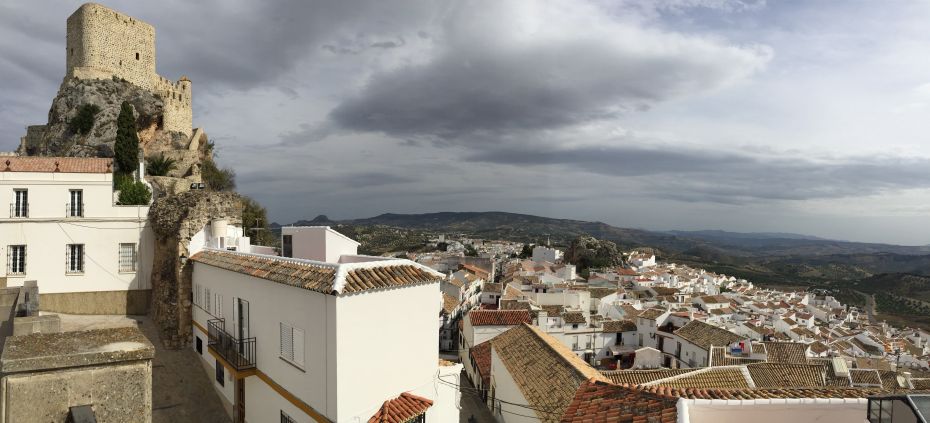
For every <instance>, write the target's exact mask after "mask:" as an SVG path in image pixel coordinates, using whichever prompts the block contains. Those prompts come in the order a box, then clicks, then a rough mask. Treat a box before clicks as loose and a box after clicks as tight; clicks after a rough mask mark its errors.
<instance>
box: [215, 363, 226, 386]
mask: <svg viewBox="0 0 930 423" xmlns="http://www.w3.org/2000/svg"><path fill="white" fill-rule="evenodd" d="M216 383H219V384H220V386H226V375H225V374H224V372H223V365H222V364H221V363H220V361H219V360H216Z"/></svg>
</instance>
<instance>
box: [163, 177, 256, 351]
mask: <svg viewBox="0 0 930 423" xmlns="http://www.w3.org/2000/svg"><path fill="white" fill-rule="evenodd" d="M213 219H227V220H229V223H230V224H233V225H241V224H242V198H241V197H239V195H238V194H236V193H233V192H210V191H188V192H184V193H181V194H178V195H175V196H171V197H164V198H161V199H159V200H156V201H155V203H154V204H152V208H151V209H150V210H149V221H150V222H151V223H152V227H153V228H155V258H154V263H153V269H154V270H153V272H152V306H151V308H150V310H151V313H152V316H153V320H154V321H155V324H156V326H158V329H159V335H160V336H161V341H162V343H163V344H164V345H165V346H166V347H168V348H181V347H184V346H188V345H190V342H191V329H192V325H191V318H192V316H191V305H192V304H191V278H192V276H193V262H190V261H187V262H185V263H183V264H182V261H183V260H182V259H181V257H186V258H189V257H190V256H191V254H190V251H189V250H188V247H189V246H190V241H191V238H192V237H193V236H194V234H196V233H197V232H200V230H202V229H203V228H204V226H206V225H207V224H208V223H210V222H211V221H212V220H213Z"/></svg>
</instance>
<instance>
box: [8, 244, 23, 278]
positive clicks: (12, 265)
mask: <svg viewBox="0 0 930 423" xmlns="http://www.w3.org/2000/svg"><path fill="white" fill-rule="evenodd" d="M20 248H22V252H21V253H19V254H14V253H13V251H14V250H18V249H20ZM6 251H7V254H6V274H7V276H25V275H26V257H27V251H26V246H25V245H22V244H20V245H9V246H7V248H6ZM17 258H21V260H17ZM18 261H21V262H22V266H21V268H20V269H18V270H17V269H16V268H17V267H18V266H16V263H17V262H18Z"/></svg>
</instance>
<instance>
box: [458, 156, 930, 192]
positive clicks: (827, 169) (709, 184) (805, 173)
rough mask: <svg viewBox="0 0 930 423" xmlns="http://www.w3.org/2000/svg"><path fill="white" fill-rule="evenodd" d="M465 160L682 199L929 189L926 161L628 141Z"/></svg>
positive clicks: (928, 161)
mask: <svg viewBox="0 0 930 423" xmlns="http://www.w3.org/2000/svg"><path fill="white" fill-rule="evenodd" d="M468 159H469V160H472V161H477V162H487V163H497V164H504V165H516V166H540V165H554V166H560V167H563V168H566V169H571V170H575V171H583V172H592V173H597V174H602V175H607V176H616V177H623V178H630V181H636V182H631V184H632V185H636V186H641V187H645V188H646V189H647V190H648V191H650V192H652V193H653V194H655V196H656V197H659V198H668V199H676V200H681V201H689V202H691V201H705V202H718V203H726V204H738V203H741V202H744V201H751V200H760V199H761V200H808V199H820V198H839V197H853V196H864V195H873V194H879V193H883V192H888V191H896V190H904V189H921V188H930V172H928V171H927V169H930V159H927V158H899V157H882V156H870V157H846V158H816V157H814V158H811V157H799V156H798V157H795V156H790V155H785V154H767V155H764V156H760V155H752V154H747V153H743V152H738V151H722V150H712V149H701V150H698V149H688V148H682V147H674V146H655V147H644V146H639V145H631V146H609V147H578V148H565V149H558V148H551V147H545V146H538V148H534V149H510V148H503V149H495V148H485V149H483V150H482V151H481V152H479V153H475V154H472V155H471V156H469V157H468ZM607 183H609V182H608V181H605V184H607ZM644 184H645V185H644Z"/></svg>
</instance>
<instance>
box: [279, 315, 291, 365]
mask: <svg viewBox="0 0 930 423" xmlns="http://www.w3.org/2000/svg"><path fill="white" fill-rule="evenodd" d="M280 325H281V357H283V358H286V359H288V360H291V361H293V360H294V328H292V327H291V326H290V325H288V324H286V323H283V322H282V323H281V324H280Z"/></svg>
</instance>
